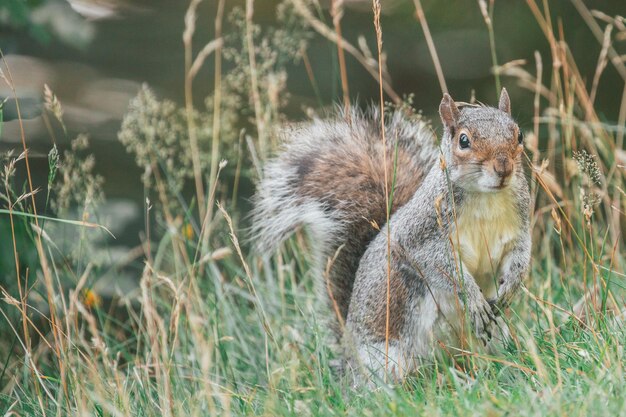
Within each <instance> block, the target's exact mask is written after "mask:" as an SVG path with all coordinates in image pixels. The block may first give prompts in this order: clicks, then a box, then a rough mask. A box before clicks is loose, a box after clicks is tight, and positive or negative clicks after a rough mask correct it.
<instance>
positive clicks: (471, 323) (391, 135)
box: [253, 89, 531, 379]
mask: <svg viewBox="0 0 626 417" xmlns="http://www.w3.org/2000/svg"><path fill="white" fill-rule="evenodd" d="M439 114H440V116H441V121H442V122H443V136H442V138H441V142H440V146H439V147H438V146H437V144H436V142H435V137H434V136H433V134H432V133H431V130H430V129H429V126H428V125H427V123H425V122H424V121H422V120H421V119H415V118H413V119H412V118H408V117H406V116H405V114H404V113H403V112H402V111H400V110H396V111H393V112H391V113H390V114H386V115H381V114H380V112H379V111H378V110H377V109H375V108H371V109H370V110H368V111H366V112H360V111H358V110H354V111H351V112H350V114H339V115H338V116H336V117H334V118H330V119H326V120H322V119H315V120H313V121H312V122H310V123H308V124H304V125H301V126H299V127H294V128H291V129H287V130H285V131H284V136H285V145H284V148H283V149H282V151H281V152H280V153H279V154H278V156H277V157H276V158H275V159H273V160H271V161H270V162H269V163H268V164H267V165H266V167H265V171H264V177H263V179H262V180H261V182H260V184H259V186H258V191H257V194H256V196H255V208H254V210H253V232H254V236H255V242H256V244H257V247H258V249H259V250H260V251H261V252H264V253H269V252H271V251H273V250H275V249H276V248H277V247H278V245H279V244H280V243H281V242H282V241H283V240H284V239H285V238H287V237H288V236H289V235H290V234H291V233H292V232H294V231H295V230H296V229H297V228H298V227H300V226H303V225H306V226H308V230H309V233H310V237H311V242H312V243H311V246H312V248H313V249H314V251H315V254H314V256H315V261H316V262H315V264H316V265H317V269H316V271H315V273H316V274H317V275H319V279H318V280H317V281H318V283H319V287H320V288H319V290H320V297H323V299H324V300H325V301H326V303H327V304H328V308H329V309H330V312H332V313H331V314H332V315H334V316H335V318H336V321H335V326H334V328H335V331H336V334H337V335H338V336H339V337H340V338H341V340H342V344H343V347H344V349H345V359H346V361H347V364H348V365H349V366H350V367H351V368H352V369H363V368H365V369H367V370H369V372H372V373H374V374H377V375H379V376H382V375H384V374H385V373H387V374H388V375H389V374H390V375H393V376H395V377H396V378H397V379H402V378H403V376H404V375H408V374H410V373H412V372H414V371H416V370H417V369H418V367H419V366H420V364H422V363H424V362H425V361H429V360H432V359H434V358H435V357H437V356H439V355H442V354H443V355H452V356H455V354H456V353H458V352H459V349H466V348H467V346H468V343H469V344H470V346H473V345H474V343H473V342H472V341H480V342H482V344H484V345H489V344H490V343H491V341H492V339H494V338H500V337H506V336H507V335H508V329H507V328H506V324H504V322H503V320H502V319H501V318H500V317H498V312H499V311H501V310H502V309H503V308H504V307H506V306H507V305H508V303H509V302H510V300H511V298H512V296H513V295H514V294H515V293H516V291H517V290H518V288H519V287H520V284H521V282H522V280H523V278H524V276H525V275H526V273H527V270H528V267H529V264H530V247H531V237H530V225H529V209H530V207H529V205H530V194H529V190H528V183H527V181H526V178H525V175H524V172H523V168H522V159H521V158H522V154H523V135H522V132H521V131H520V129H519V127H518V125H517V124H516V123H515V122H514V120H513V119H512V117H511V108H510V99H509V96H508V94H507V92H506V90H505V89H502V92H501V94H500V100H499V105H498V108H492V107H487V106H483V105H469V104H466V103H460V104H458V105H457V103H455V102H454V101H453V100H452V98H451V97H450V96H449V95H448V94H444V96H443V99H442V101H441V104H440V106H439ZM381 117H383V119H384V124H385V134H386V148H387V149H386V155H387V161H386V164H385V161H383V154H384V152H383V142H382V140H381ZM385 166H386V168H387V170H388V171H389V172H388V175H387V176H385ZM385 178H387V185H388V189H389V190H391V188H392V186H393V200H392V202H393V206H392V208H391V214H390V220H389V225H388V226H389V228H388V229H387V226H386V225H385V223H386V219H387V213H386V210H387V198H386V194H385ZM389 192H391V191H389ZM376 225H378V226H379V227H376ZM387 230H389V236H388V235H387ZM388 245H389V246H388ZM388 262H389V263H388ZM388 267H389V269H388ZM387 300H389V302H388V301H387ZM466 319H467V320H466ZM470 329H471V331H468V330H470ZM472 333H473V336H469V335H470V334H472Z"/></svg>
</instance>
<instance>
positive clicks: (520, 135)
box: [517, 130, 524, 145]
mask: <svg viewBox="0 0 626 417" xmlns="http://www.w3.org/2000/svg"><path fill="white" fill-rule="evenodd" d="M517 143H519V144H520V145H521V144H522V143H524V134H523V133H522V131H521V130H520V131H519V133H518V134H517Z"/></svg>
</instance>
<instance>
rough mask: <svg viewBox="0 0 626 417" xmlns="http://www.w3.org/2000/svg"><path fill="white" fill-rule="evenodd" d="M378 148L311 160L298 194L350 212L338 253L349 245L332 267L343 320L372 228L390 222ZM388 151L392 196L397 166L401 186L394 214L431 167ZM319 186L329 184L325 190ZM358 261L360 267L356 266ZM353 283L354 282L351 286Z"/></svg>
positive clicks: (395, 196)
mask: <svg viewBox="0 0 626 417" xmlns="http://www.w3.org/2000/svg"><path fill="white" fill-rule="evenodd" d="M370 146H372V147H373V148H374V149H364V148H361V149H341V150H335V152H333V153H326V154H320V155H314V156H311V158H310V159H309V160H308V161H306V162H305V163H304V164H303V165H300V166H303V167H304V168H303V169H302V170H301V171H300V173H301V178H300V185H301V187H300V188H299V191H300V192H301V193H302V195H303V196H306V197H311V198H314V199H316V200H318V201H321V202H322V203H324V204H325V205H327V206H328V207H329V208H332V209H337V208H341V209H343V210H349V211H350V213H351V214H350V216H351V218H352V219H354V218H355V217H357V216H358V217H359V218H360V219H361V220H360V221H357V222H352V223H351V224H350V227H349V229H348V230H347V231H346V234H345V236H348V237H347V239H346V241H344V242H338V244H337V245H336V247H335V248H334V250H337V249H338V248H340V246H341V245H342V244H345V245H344V246H343V247H342V248H341V249H339V251H340V255H341V256H337V259H336V260H335V263H334V264H333V265H332V266H331V267H332V268H333V271H334V272H336V275H338V279H335V280H332V282H331V285H330V288H331V290H332V297H333V299H334V301H335V302H336V304H337V307H338V308H339V311H340V313H341V316H342V319H344V320H345V318H346V317H347V314H348V306H349V303H350V294H351V292H352V282H351V281H352V280H353V277H354V274H355V273H356V270H357V268H358V259H359V257H360V256H354V255H357V254H359V255H360V254H362V253H363V251H365V248H366V247H367V244H368V243H369V242H370V241H371V240H372V238H373V237H374V236H375V235H376V234H377V233H378V231H377V230H376V229H375V228H374V226H373V225H372V223H373V222H374V223H375V224H377V225H378V226H379V227H382V226H383V225H384V224H385V223H386V222H387V215H386V197H385V165H384V163H383V160H384V159H383V147H382V143H373V144H370ZM395 157H396V155H395V152H393V151H388V152H387V170H388V172H389V174H388V178H387V180H388V183H389V192H390V193H391V184H392V181H393V171H394V163H395V166H396V184H395V189H394V193H393V206H392V210H391V212H392V213H393V212H394V211H395V209H396V208H397V207H400V206H402V205H404V204H405V203H406V202H407V201H408V200H409V199H410V198H411V197H412V196H413V194H414V193H415V191H416V190H417V188H418V186H419V185H420V183H421V182H422V180H423V178H424V176H425V174H426V173H427V172H428V171H427V170H428V169H429V168H430V167H429V166H418V165H417V164H415V163H414V162H413V161H414V159H412V158H411V155H409V154H408V153H407V151H406V150H403V149H398V152H397V160H395ZM320 184H325V186H324V187H320V186H319V185H320ZM352 260H355V261H357V262H351V261H352ZM348 281H349V282H348Z"/></svg>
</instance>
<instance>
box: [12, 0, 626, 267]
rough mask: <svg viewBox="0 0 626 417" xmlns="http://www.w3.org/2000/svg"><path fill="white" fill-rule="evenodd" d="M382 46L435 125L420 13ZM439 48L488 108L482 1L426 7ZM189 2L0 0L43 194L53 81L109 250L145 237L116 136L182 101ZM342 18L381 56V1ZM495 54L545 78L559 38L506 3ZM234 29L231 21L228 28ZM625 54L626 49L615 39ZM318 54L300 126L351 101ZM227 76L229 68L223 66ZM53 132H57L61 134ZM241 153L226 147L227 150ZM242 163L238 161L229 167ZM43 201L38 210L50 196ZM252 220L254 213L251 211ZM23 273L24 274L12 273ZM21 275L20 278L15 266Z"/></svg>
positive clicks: (368, 94)
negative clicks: (46, 106)
mask: <svg viewBox="0 0 626 417" xmlns="http://www.w3.org/2000/svg"><path fill="white" fill-rule="evenodd" d="M216 3H217V1H216V0H207V1H203V2H202V3H201V4H200V6H199V8H198V20H197V25H196V26H197V27H196V33H195V35H194V49H195V52H197V51H199V50H200V49H201V48H202V47H203V46H204V44H206V42H208V41H210V40H211V39H213V38H214V18H215V14H216V6H217V4H216ZM278 3H279V1H278V0H257V1H256V2H255V16H254V20H255V22H257V23H259V24H260V25H261V26H262V27H270V26H273V25H276V24H277V18H276V6H277V4H278ZM329 3H330V1H329V0H325V1H324V0H320V2H319V9H318V17H320V19H322V20H324V21H325V22H326V23H327V24H328V25H329V26H332V22H331V19H330V14H329V10H328V8H329ZM382 3H383V16H382V21H381V23H382V28H383V41H384V51H385V53H386V57H387V67H388V70H389V74H390V76H391V79H392V83H393V87H394V89H395V90H396V91H397V92H398V93H399V94H401V95H409V94H413V95H414V106H415V107H416V108H417V109H421V110H423V112H424V114H425V115H426V116H428V117H430V118H431V119H432V120H433V122H434V123H433V125H434V127H435V128H438V126H439V122H438V118H437V116H436V109H437V106H438V103H439V100H440V98H441V90H440V87H439V84H438V82H437V77H436V74H435V71H434V67H433V64H432V61H431V58H430V55H429V52H428V49H427V46H426V42H425V39H424V36H423V33H422V29H421V27H420V25H419V22H418V21H417V19H416V17H415V7H414V4H413V1H411V0H388V1H383V2H382ZM422 4H423V7H424V11H425V14H426V18H427V20H428V22H429V26H430V30H431V32H432V36H433V39H434V43H435V46H436V47H437V50H438V53H439V56H440V59H441V63H442V67H443V72H444V75H445V77H446V80H447V83H448V88H449V90H450V92H451V94H452V95H453V97H455V98H456V99H457V100H469V98H470V96H471V95H472V94H475V96H476V98H477V99H478V100H480V101H483V102H486V103H494V102H495V100H496V97H497V92H496V88H495V83H494V77H493V75H492V74H491V72H490V71H491V70H490V69H491V66H492V62H491V55H490V47H489V38H488V31H487V28H486V26H485V22H484V20H483V17H482V15H481V12H480V8H479V4H478V2H476V1H462V0H454V1H445V2H443V1H438V0H424V1H423V2H422ZM546 4H548V5H549V7H550V12H551V15H552V16H553V18H554V19H553V21H552V24H553V25H555V26H556V25H559V26H560V25H562V27H563V35H564V38H565V40H566V41H567V42H568V44H569V45H570V47H571V48H572V53H573V55H574V58H575V60H576V62H577V64H578V66H579V71H580V72H581V73H582V74H588V83H591V78H592V77H593V74H594V69H595V67H596V65H597V62H598V56H599V54H600V50H601V45H600V44H599V43H598V42H597V41H596V40H595V38H594V37H593V36H591V34H590V31H589V28H588V27H587V26H586V24H585V23H584V21H583V20H582V18H581V17H580V15H579V14H578V12H577V11H576V9H575V8H574V6H573V5H572V3H571V2H570V1H551V2H546ZM188 5H189V2H187V1H182V0H28V1H23V0H2V2H0V48H1V49H2V52H3V54H4V56H5V58H6V62H7V64H8V66H9V67H10V71H11V75H12V78H13V82H14V84H15V87H16V91H17V95H18V97H19V100H20V107H21V111H22V117H23V119H24V129H25V133H26V139H27V143H28V147H29V149H30V151H31V158H32V159H31V170H32V172H33V175H34V177H33V181H34V185H35V186H36V187H41V188H42V189H45V187H46V180H47V172H48V161H47V158H46V156H47V153H48V151H49V150H50V148H51V147H52V145H53V141H56V144H57V146H58V147H59V148H60V150H61V151H63V150H64V149H66V148H67V147H68V142H67V140H65V139H63V138H64V136H63V135H60V134H58V133H59V131H60V129H61V128H60V126H57V125H55V124H52V127H51V128H52V131H51V130H50V129H49V128H48V127H47V126H46V124H45V121H44V120H43V118H42V103H43V86H44V84H48V85H49V86H50V88H51V89H52V91H54V93H55V94H56V95H57V97H58V99H59V100H60V101H61V103H62V105H63V108H64V111H65V115H64V118H65V123H66V125H67V128H68V135H67V137H68V138H73V137H75V135H76V134H78V133H81V132H85V133H87V134H88V135H89V136H90V138H91V150H92V152H93V153H94V155H95V157H96V167H95V170H96V172H97V173H98V174H100V175H102V176H103V177H104V180H105V183H104V191H105V193H106V196H107V199H108V202H107V203H106V205H105V206H104V208H103V214H102V218H103V221H104V222H105V223H106V224H107V225H108V226H110V227H111V228H112V231H113V232H114V233H115V235H116V237H117V239H116V240H115V241H112V240H108V241H107V244H111V245H114V246H119V247H121V248H128V247H133V246H135V245H137V244H138V243H139V241H140V239H139V233H140V231H141V230H142V228H143V226H144V223H143V217H142V214H141V210H142V206H143V200H144V194H143V187H142V183H141V179H140V177H141V173H142V171H141V170H140V169H139V168H137V166H136V165H135V163H134V160H133V158H132V157H131V156H129V155H127V153H126V151H125V149H124V147H123V146H122V144H121V143H120V142H119V141H118V140H117V132H118V131H119V129H120V124H121V119H122V117H123V115H124V113H125V112H126V110H127V105H128V101H129V100H130V99H131V98H132V97H134V96H135V95H136V93H137V91H138V90H139V88H140V86H141V84H142V83H147V84H148V85H150V86H151V87H152V88H153V89H154V90H155V91H156V93H157V94H158V95H159V96H160V97H162V98H168V99H171V100H174V101H175V102H177V103H179V104H182V103H183V102H184V88H183V86H184V48H183V44H182V33H183V30H184V16H185V11H186V9H187V7H188ZM586 5H587V6H588V7H589V8H591V9H598V10H601V11H603V12H604V13H606V14H607V15H609V16H614V15H617V14H622V15H624V14H626V2H624V0H604V1H588V2H586ZM244 6H245V1H244V0H227V1H226V11H225V16H228V15H229V14H230V11H231V10H232V9H233V8H235V7H244ZM344 6H345V11H344V17H343V20H342V29H343V35H344V37H345V38H346V39H347V40H348V41H349V42H351V43H352V44H357V43H358V41H357V39H358V38H359V36H363V37H364V39H365V40H366V42H367V44H368V45H369V47H370V49H371V50H372V51H375V49H376V47H375V45H376V44H375V33H374V27H373V23H372V11H371V2H370V1H368V0H346V1H345V2H344ZM493 21H494V29H495V40H496V51H497V57H498V61H499V63H505V62H508V61H511V60H516V59H523V60H526V61H527V63H526V68H527V69H528V70H529V71H530V72H531V73H534V72H535V70H534V68H535V60H534V53H535V51H538V52H539V53H540V54H541V56H542V57H543V68H544V77H546V78H547V74H548V71H549V70H550V68H551V65H552V62H550V61H549V56H550V54H549V50H548V42H547V41H546V39H545V37H544V34H543V33H542V31H541V29H540V27H539V26H538V24H537V22H536V19H535V18H534V17H533V15H532V13H531V11H530V9H529V7H528V5H527V3H526V2H523V1H496V2H495V8H494V19H493ZM231 29H232V25H231V24H230V23H229V22H228V19H225V27H224V34H225V35H228V34H229V31H230V30H231ZM617 46H618V47H621V51H618V52H620V53H622V54H624V53H625V52H626V48H624V47H625V46H626V42H621V43H618V44H617ZM307 56H308V59H309V61H310V64H311V68H312V72H313V74H314V77H315V84H316V85H314V84H313V83H312V82H311V80H310V78H309V76H308V75H307V72H306V71H305V67H304V64H303V63H302V61H300V62H298V63H293V64H290V65H289V66H288V71H287V75H288V79H287V90H288V91H289V93H290V97H289V103H288V105H287V107H286V109H285V110H284V111H285V113H286V114H287V116H288V117H289V118H290V119H292V120H299V119H303V118H304V117H306V116H305V110H306V109H307V108H308V107H315V108H319V107H320V105H322V106H327V105H330V104H332V103H338V102H340V101H341V82H340V77H339V70H338V62H337V48H336V46H335V45H334V44H331V43H330V42H328V41H327V40H326V39H323V38H322V37H321V36H319V35H317V34H314V36H313V38H312V39H311V41H310V43H309V47H308V50H307ZM212 59H213V57H212V56H210V57H209V58H208V60H207V62H206V63H205V65H204V66H203V67H202V69H201V70H200V72H199V74H198V76H197V77H196V79H195V82H194V99H195V101H196V103H195V104H196V105H197V106H201V105H202V103H203V102H204V99H205V97H206V96H207V95H209V94H210V93H211V91H212V88H213V73H212V70H213V61H212ZM224 65H225V66H224V72H225V73H227V72H228V71H229V63H228V62H225V64H224ZM347 72H348V74H349V87H350V94H351V98H352V100H354V101H355V102H357V103H358V104H359V105H361V106H363V105H366V104H367V103H368V102H370V101H377V99H378V94H379V92H378V85H377V83H376V81H375V80H374V79H373V78H372V77H371V76H370V75H369V74H368V73H367V71H366V70H365V69H364V68H362V67H361V65H360V64H359V63H358V62H356V61H355V60H354V59H353V58H352V57H350V56H349V55H348V56H347ZM502 81H503V85H504V86H506V87H509V91H510V95H511V98H512V102H513V113H514V116H515V117H516V118H517V119H518V121H519V122H520V124H521V125H522V126H523V127H526V128H529V127H530V126H532V120H531V118H532V111H533V106H532V100H533V96H532V93H530V92H527V91H525V90H523V89H521V88H516V87H515V81H514V80H511V79H507V78H503V79H502ZM612 85H620V84H619V76H618V74H617V72H616V71H615V69H614V68H613V67H612V66H611V65H609V66H608V68H607V69H606V71H604V73H603V74H602V83H601V87H600V90H599V91H598V96H597V99H596V104H595V108H596V109H597V111H598V114H599V115H600V117H601V118H604V119H605V120H607V121H610V122H612V123H615V121H616V120H617V113H618V111H619V104H620V100H621V94H620V92H618V91H616V90H615V89H613V88H612ZM5 98H6V99H7V101H6V103H5V104H4V120H5V122H4V126H3V129H2V133H1V136H0V152H5V151H7V150H9V149H17V150H18V153H19V150H20V149H21V142H20V140H21V139H20V128H19V124H18V121H17V120H16V119H17V113H16V107H15V102H14V100H13V97H12V92H11V90H10V89H9V87H8V86H7V85H6V83H4V82H0V99H5ZM55 132H56V134H55ZM229 146H234V144H224V145H223V148H227V147H229ZM232 162H233V163H234V162H236V161H232ZM24 182H25V170H24V166H23V165H21V164H20V165H18V173H17V177H16V183H17V184H18V188H21V186H22V184H24ZM252 192H253V179H244V182H243V184H242V192H241V194H240V198H241V200H242V204H243V206H242V207H244V210H245V207H246V204H247V202H248V199H249V197H250V196H251V194H252ZM43 194H44V193H40V194H39V196H38V198H39V200H38V203H42V199H45V195H43ZM244 214H245V213H244ZM8 230H9V229H8V222H7V219H6V216H4V217H0V234H1V238H0V254H2V255H0V262H1V263H2V264H3V265H2V266H3V267H2V268H0V271H5V272H7V271H11V270H12V268H11V267H9V268H7V265H9V263H12V259H11V256H10V255H11V252H12V251H11V248H10V247H9V246H7V245H9V244H10V243H11V242H10V239H6V238H5V237H7V234H8ZM13 272H14V271H13ZM7 273H11V272H7Z"/></svg>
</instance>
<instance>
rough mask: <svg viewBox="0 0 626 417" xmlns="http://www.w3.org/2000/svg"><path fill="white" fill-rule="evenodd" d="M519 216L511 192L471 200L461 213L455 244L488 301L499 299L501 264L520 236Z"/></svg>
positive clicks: (480, 196) (466, 201)
mask: <svg viewBox="0 0 626 417" xmlns="http://www.w3.org/2000/svg"><path fill="white" fill-rule="evenodd" d="M516 213H517V210H516V207H515V199H514V196H513V195H512V192H511V189H510V188H509V189H506V190H503V191H500V192H495V193H480V194H476V195H471V196H468V197H467V199H466V200H465V201H464V202H463V207H462V209H461V210H459V212H458V213H457V220H456V224H457V231H458V233H457V232H454V231H453V234H452V241H453V242H455V244H457V243H458V245H459V246H458V250H459V252H460V255H461V260H462V262H463V265H464V267H465V268H467V270H468V272H469V273H470V274H472V276H473V277H474V279H475V280H476V283H477V284H478V286H479V287H480V288H481V289H482V290H483V294H484V295H485V297H486V298H487V299H492V298H495V296H496V292H497V286H496V283H497V280H498V278H499V277H498V269H499V267H500V262H501V260H502V258H503V256H504V255H505V254H506V253H507V252H508V251H509V250H510V249H511V247H512V246H513V243H514V241H515V239H516V238H517V236H518V235H519V233H520V228H521V224H520V219H519V217H518V216H517V214H516ZM457 236H458V242H457Z"/></svg>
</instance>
